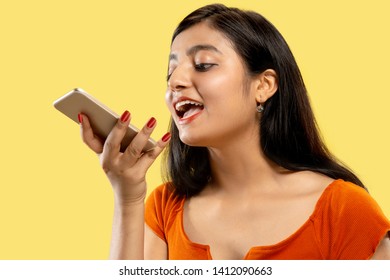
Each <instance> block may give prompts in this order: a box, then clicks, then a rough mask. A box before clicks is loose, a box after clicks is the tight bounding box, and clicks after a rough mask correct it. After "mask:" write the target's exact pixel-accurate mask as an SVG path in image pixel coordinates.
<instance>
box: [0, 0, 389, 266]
mask: <svg viewBox="0 0 390 280" xmlns="http://www.w3.org/2000/svg"><path fill="white" fill-rule="evenodd" d="M213 2H215V1H205V0H204V1H183V0H170V1H167V0H165V1H130V0H127V1H125V0H121V1H118V0H112V1H98V0H95V1H82V0H77V1H76V0H67V1H52V0H46V1H45V0H35V1H28V0H25V1H5V0H1V3H0V28H1V29H0V32H1V34H0V35H1V36H0V40H1V43H0V92H1V110H0V117H1V118H0V120H1V130H2V132H1V140H0V141H1V142H0V149H1V154H0V164H1V166H0V170H1V176H0V227H1V229H0V259H105V258H107V256H108V250H109V240H110V231H111V217H112V207H113V204H112V192H111V188H110V185H109V184H108V181H107V179H106V178H105V176H104V175H103V172H101V170H100V166H99V163H98V160H97V157H96V156H95V155H94V154H93V153H92V152H91V151H89V150H88V149H87V148H86V147H85V146H84V144H83V143H82V142H81V140H80V138H79V128H78V126H77V125H76V124H75V123H73V122H71V121H70V120H69V119H67V118H66V117H64V116H63V115H62V114H60V113H59V112H57V111H56V110H55V109H54V108H53V106H52V102H53V101H54V100H55V99H57V98H58V97H60V96H61V95H63V94H64V93H66V92H68V91H69V90H70V89H72V88H74V87H81V88H84V89H85V90H86V91H88V92H90V93H91V94H93V95H94V96H95V97H97V98H98V99H99V100H101V101H102V102H104V103H105V104H106V105H108V106H109V107H111V108H112V109H113V110H114V111H116V112H118V113H119V114H120V113H122V112H123V111H124V110H125V109H129V110H130V111H131V112H132V115H133V123H134V124H135V125H137V126H142V125H143V124H144V123H145V122H146V121H147V120H148V119H149V117H151V116H155V117H156V118H157V120H158V127H157V129H156V132H155V133H154V138H159V137H161V135H163V134H164V133H165V131H166V129H167V125H168V120H169V113H168V110H167V109H166V108H165V104H164V99H163V98H164V93H165V76H166V68H167V56H168V52H169V44H170V37H171V33H172V31H173V29H174V28H175V26H176V25H177V23H178V22H179V20H180V19H182V18H183V17H184V16H185V15H186V14H188V13H189V12H190V11H192V10H194V9H195V8H198V7H200V6H202V5H204V4H210V3H213ZM222 2H223V3H225V4H226V5H228V6H237V7H240V8H245V9H252V10H255V11H258V12H260V13H262V14H263V15H264V16H266V17H267V18H268V19H269V20H270V21H271V22H273V23H274V24H275V25H276V27H277V28H278V29H279V30H280V31H281V33H282V34H283V35H284V36H285V38H286V40H287V41H288V42H289V45H290V46H291V49H292V51H293V53H294V54H295V56H296V59H297V61H298V64H299V65H300V68H301V70H302V73H303V76H304V79H305V82H306V84H307V87H308V90H309V93H310V97H311V100H312V103H313V107H314V110H315V113H316V116H317V119H318V123H319V126H320V128H321V131H322V133H323V135H324V138H325V140H326V142H327V144H328V145H329V148H330V149H331V151H333V152H334V153H335V154H336V155H337V156H338V157H339V158H340V159H341V160H343V161H344V162H346V163H347V164H348V165H349V166H350V167H351V168H352V169H353V170H355V171H356V173H357V174H358V175H359V176H360V177H361V179H362V180H363V181H364V182H365V184H366V185H367V186H368V188H369V190H370V192H371V194H372V195H373V196H374V198H375V199H376V200H377V201H378V203H379V204H380V205H381V207H382V209H383V210H384V212H385V213H386V215H387V216H388V217H390V188H389V183H388V178H387V176H388V175H389V171H388V167H389V164H388V160H389V158H390V148H389V143H390V137H389V132H388V131H389V120H390V117H389V111H390V110H389V106H390V91H389V86H388V82H389V65H390V55H389V50H390V43H389V39H388V34H389V33H388V32H389V27H390V17H389V16H388V11H389V10H390V9H389V6H390V5H389V4H388V1H386V0H383V1H380V0H371V1H353V0H351V1H338V0H331V1H329V0H328V1H310V0H307V1H303V0H300V1H297V0H295V1H288V0H286V1H281V0H279V1H275V0H272V1H271V0H269V1H266V0H264V1H261V0H258V1H255V0H252V1H222ZM148 181H149V185H150V187H151V188H152V187H155V186H156V185H158V184H160V182H161V179H160V166H159V162H157V163H156V164H154V166H153V167H152V168H151V170H150V172H149V174H148Z"/></svg>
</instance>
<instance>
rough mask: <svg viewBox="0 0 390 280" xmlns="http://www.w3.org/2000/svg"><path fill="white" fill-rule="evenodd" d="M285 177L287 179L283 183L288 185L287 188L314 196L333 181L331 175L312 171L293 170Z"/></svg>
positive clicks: (317, 195)
mask: <svg viewBox="0 0 390 280" xmlns="http://www.w3.org/2000/svg"><path fill="white" fill-rule="evenodd" d="M286 179H287V180H288V181H287V182H286V183H285V185H286V186H289V189H291V191H293V192H296V194H297V195H304V196H306V195H308V196H315V197H319V196H320V195H321V194H322V193H323V191H324V190H325V189H326V188H327V187H328V186H329V185H330V184H332V182H334V181H335V179H333V178H331V177H328V176H326V175H323V174H320V173H316V172H312V171H299V172H293V173H291V174H290V175H288V178H286Z"/></svg>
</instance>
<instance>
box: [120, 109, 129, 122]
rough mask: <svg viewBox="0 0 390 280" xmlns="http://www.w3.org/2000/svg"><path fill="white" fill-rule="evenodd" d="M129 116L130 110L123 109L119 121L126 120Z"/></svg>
mask: <svg viewBox="0 0 390 280" xmlns="http://www.w3.org/2000/svg"><path fill="white" fill-rule="evenodd" d="M129 118H130V112H129V111H127V110H126V111H124V112H123V114H122V116H121V122H126V121H127V120H128V119H129Z"/></svg>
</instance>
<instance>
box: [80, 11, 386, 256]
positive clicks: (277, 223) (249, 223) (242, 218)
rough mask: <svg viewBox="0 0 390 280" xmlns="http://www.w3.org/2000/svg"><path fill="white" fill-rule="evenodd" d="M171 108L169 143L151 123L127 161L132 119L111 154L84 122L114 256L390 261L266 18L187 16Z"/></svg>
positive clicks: (173, 56)
mask: <svg viewBox="0 0 390 280" xmlns="http://www.w3.org/2000/svg"><path fill="white" fill-rule="evenodd" d="M166 103H167V106H168V108H169V110H170V112H171V115H172V122H171V130H170V133H167V134H166V135H164V136H163V137H162V138H161V139H160V140H159V141H158V143H157V146H156V148H155V149H154V150H152V151H149V152H146V153H142V148H143V146H144V145H145V144H146V142H147V139H148V138H149V136H150V135H151V133H152V131H153V129H154V127H155V126H156V120H155V119H154V118H151V119H150V120H149V122H148V123H147V124H146V125H145V126H144V127H143V129H142V130H141V131H140V133H139V134H138V135H137V136H136V138H135V139H134V140H133V141H132V143H131V144H130V145H129V146H128V147H127V149H126V151H125V152H124V153H120V152H119V145H120V142H121V139H122V138H123V135H124V132H125V127H126V126H127V125H128V124H129V122H130V113H129V112H128V111H126V112H125V113H123V115H122V116H121V118H120V119H119V120H118V123H117V125H116V126H115V127H114V128H113V129H112V132H111V134H110V135H109V137H108V138H107V140H106V141H105V142H104V143H103V141H101V140H100V139H98V138H97V137H96V136H95V135H94V134H93V131H92V130H91V127H90V125H89V121H88V118H87V116H85V115H83V114H80V115H79V120H80V123H81V127H82V137H83V140H84V142H85V143H86V144H87V145H88V146H89V147H90V148H91V149H92V150H93V151H94V152H96V153H97V154H99V156H100V160H101V164H102V167H103V169H104V171H105V172H106V174H107V176H108V178H109V180H110V182H111V184H112V187H113V190H114V194H115V214H114V224H113V237H112V245H111V257H112V258H119V259H125V258H132V259H143V258H145V259H369V258H382V259H386V258H387V259H390V239H389V231H390V222H389V220H388V219H387V218H386V217H385V216H384V215H383V213H382V212H381V210H380V208H379V207H378V205H377V204H376V203H375V201H374V200H373V199H372V198H371V197H370V196H369V194H368V193H367V191H366V190H365V188H364V186H363V184H362V183H361V181H360V180H359V179H358V178H357V177H356V176H355V175H354V174H353V173H352V172H351V171H349V170H348V169H347V168H346V167H344V166H342V165H341V164H340V163H338V162H337V161H336V160H335V159H334V158H333V157H332V156H331V154H330V153H329V152H328V150H327V149H326V147H325V145H324V144H323V143H322V141H321V139H320V136H319V133H318V131H317V127H316V124H315V120H314V116H313V113H312V111H311V108H310V104H309V101H308V97H307V93H306V89H305V86H304V83H303V80H302V78H301V75H300V71H299V69H298V66H297V64H296V62H295V60H294V57H293V55H292V54H291V52H290V49H289V47H288V45H287V44H286V42H285V41H284V39H283V37H282V36H281V35H280V33H279V32H278V31H277V30H276V29H275V27H274V26H273V25H272V24H271V23H269V22H268V21H267V20H266V19H264V18H263V17H262V16H261V15H259V14H257V13H254V12H248V11H241V10H239V9H234V8H227V7H225V6H223V5H208V6H205V7H202V8H200V9H198V10H196V11H194V12H193V13H191V14H190V15H188V16H187V17H186V18H185V19H184V20H183V21H182V22H181V23H180V24H179V26H178V28H177V29H176V31H175V32H174V35H173V38H172V44H171V53H170V56H169V70H168V88H167V93H166ZM169 142H170V144H169V146H168V143H169ZM167 146H168V153H167V170H168V172H167V173H168V182H167V183H166V184H164V185H162V186H160V187H158V188H157V189H155V190H154V191H153V193H152V194H151V195H150V197H149V198H148V200H147V202H146V210H145V203H144V201H145V196H146V181H145V174H146V172H147V169H148V168H149V167H150V165H151V164H152V163H153V162H154V160H155V159H156V158H157V157H158V156H159V154H160V153H161V152H162V150H163V149H164V148H165V147H167ZM144 215H145V222H146V226H145V227H144Z"/></svg>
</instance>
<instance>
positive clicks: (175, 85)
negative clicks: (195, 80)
mask: <svg viewBox="0 0 390 280" xmlns="http://www.w3.org/2000/svg"><path fill="white" fill-rule="evenodd" d="M190 86H191V77H190V69H188V67H186V66H185V65H182V66H177V67H176V68H175V70H173V72H172V73H171V75H170V77H169V80H168V89H169V90H171V91H182V90H183V89H186V88H188V87H190Z"/></svg>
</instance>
